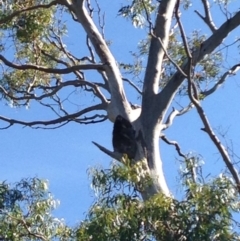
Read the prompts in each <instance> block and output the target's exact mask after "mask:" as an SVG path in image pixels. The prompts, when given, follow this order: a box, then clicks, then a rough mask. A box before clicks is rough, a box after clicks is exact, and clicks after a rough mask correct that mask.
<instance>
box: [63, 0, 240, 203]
mask: <svg viewBox="0 0 240 241" xmlns="http://www.w3.org/2000/svg"><path fill="white" fill-rule="evenodd" d="M66 5H67V6H68V8H69V10H70V11H71V13H72V14H73V15H74V16H75V18H76V19H77V21H78V22H79V23H80V24H81V25H82V26H83V28H84V30H85V31H86V34H87V35H88V37H89V38H90V40H91V43H92V45H93V47H94V49H95V51H96V53H97V55H98V57H99V58H100V60H101V62H102V63H103V64H104V69H105V73H104V74H105V75H106V79H107V81H108V85H109V91H110V94H111V101H110V103H109V105H108V107H107V109H106V111H107V112H108V116H109V119H110V120H112V121H114V119H115V117H116V116H117V115H118V114H121V115H122V116H124V117H125V118H128V119H129V120H131V121H134V122H133V125H134V127H135V129H136V130H137V133H140V132H139V131H141V133H142V136H143V139H144V146H142V143H140V141H139V150H138V154H137V157H138V160H143V159H145V160H147V163H148V168H149V173H150V175H151V177H152V179H153V183H152V185H151V186H150V187H148V188H147V189H146V190H145V191H144V192H143V193H142V196H143V198H144V199H147V198H148V197H150V196H152V195H154V194H156V193H159V192H161V193H164V194H165V195H167V196H170V195H171V194H170V191H169V189H168V186H167V182H166V180H165V177H164V172H163V167H162V160H161V158H160V151H159V135H160V134H161V130H163V129H164V125H163V121H164V119H165V115H166V112H167V110H168V108H169V106H170V104H171V102H172V100H173V98H174V96H175V94H176V92H177V90H178V88H179V87H180V86H181V84H182V83H183V81H184V79H185V76H183V75H182V74H181V72H179V71H178V70H176V73H175V74H174V75H173V76H172V78H171V79H170V80H169V82H168V83H167V84H166V86H165V87H164V89H163V90H162V91H161V92H160V93H159V92H158V91H159V82H160V81H161V80H160V77H161V66H162V60H163V57H164V54H165V51H166V50H167V46H168V40H169V32H170V26H171V22H172V16H173V13H174V8H175V5H176V0H162V1H161V2H160V5H159V9H158V14H157V18H156V22H155V25H154V28H153V36H152V39H151V44H150V49H149V57H148V63H147V68H146V73H145V77H144V85H143V97H142V108H141V109H137V110H132V109H131V107H130V104H129V102H128V100H127V98H126V95H125V92H124V88H123V82H122V77H121V73H120V70H119V68H118V66H117V64H116V60H115V59H114V57H113V55H112V53H111V52H110V50H109V48H108V46H107V44H106V42H105V40H104V39H103V38H102V36H101V34H100V32H99V31H98V29H97V27H96V26H95V24H94V22H93V20H92V19H91V17H90V16H89V14H88V12H87V10H86V8H85V6H84V1H83V0H75V1H67V4H66ZM239 25H240V12H238V13H237V14H236V15H235V16H234V17H232V18H230V19H228V20H227V21H226V22H225V23H224V24H223V25H222V26H221V27H220V28H219V29H216V30H215V31H214V33H213V34H212V36H210V37H209V38H208V39H207V40H206V41H204V42H203V43H202V44H201V46H200V47H199V48H198V49H196V50H195V51H194V52H193V53H192V55H193V65H196V64H197V63H198V62H199V61H200V60H202V59H203V58H204V56H206V55H207V54H210V53H211V52H212V51H214V49H215V48H216V47H218V46H219V45H220V44H221V43H222V41H223V40H224V38H225V37H226V36H227V35H228V34H229V33H230V32H231V31H232V30H233V29H235V28H236V27H238V26H239ZM159 39H161V42H162V43H160V41H159ZM188 66H189V64H188V61H187V60H186V61H185V63H184V64H183V65H182V66H181V68H182V70H183V71H186V70H187V68H188ZM144 148H145V149H146V150H143V149H144ZM141 149H142V150H141Z"/></svg>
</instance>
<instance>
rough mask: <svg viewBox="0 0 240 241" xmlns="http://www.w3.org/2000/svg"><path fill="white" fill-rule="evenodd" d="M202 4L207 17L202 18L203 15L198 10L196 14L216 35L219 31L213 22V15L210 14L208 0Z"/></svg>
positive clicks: (204, 0)
mask: <svg viewBox="0 0 240 241" xmlns="http://www.w3.org/2000/svg"><path fill="white" fill-rule="evenodd" d="M202 3H203V7H204V12H205V17H204V16H202V14H200V13H199V11H198V10H195V13H196V14H197V15H198V16H199V17H200V18H201V19H202V20H203V21H204V22H205V23H206V24H207V26H208V27H209V28H210V30H211V31H212V32H213V33H214V32H215V31H216V30H217V27H216V26H215V24H214V22H213V20H212V15H211V12H210V4H209V2H208V0H202Z"/></svg>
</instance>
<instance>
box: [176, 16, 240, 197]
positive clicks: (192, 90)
mask: <svg viewBox="0 0 240 241" xmlns="http://www.w3.org/2000/svg"><path fill="white" fill-rule="evenodd" d="M176 17H177V18H178V16H176ZM178 21H179V26H180V31H181V36H182V39H183V42H184V45H185V46H184V47H185V50H186V53H187V55H188V58H189V61H188V62H189V68H188V72H187V74H188V96H189V98H190V100H191V102H192V103H193V104H194V106H195V107H196V109H197V112H198V114H199V117H200V119H201V120H202V123H203V125H204V128H202V130H203V131H205V132H206V133H207V134H208V136H209V137H210V139H211V140H212V142H213V143H214V145H215V146H216V148H217V149H218V151H219V152H220V154H221V156H222V158H223V161H224V162H225V164H226V166H227V168H228V170H229V171H230V173H231V174H232V176H233V178H234V180H235V182H236V185H237V189H238V192H239V193H240V178H239V175H238V172H237V170H236V169H235V168H234V166H233V164H232V161H231V158H230V156H229V154H228V152H227V150H226V148H225V147H224V145H223V144H222V143H221V142H220V140H219V139H218V137H217V136H216V135H215V133H214V131H213V130H212V128H211V125H210V123H209V121H208V119H207V116H206V114H205V112H204V110H203V108H202V107H201V103H200V101H199V99H198V94H197V87H196V85H195V83H194V81H193V80H192V74H191V69H192V64H191V63H192V55H191V53H190V51H189V46H188V44H187V41H186V36H185V33H184V31H183V28H182V26H181V22H180V20H179V19H178Z"/></svg>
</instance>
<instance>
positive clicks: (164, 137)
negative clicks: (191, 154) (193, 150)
mask: <svg viewBox="0 0 240 241" xmlns="http://www.w3.org/2000/svg"><path fill="white" fill-rule="evenodd" d="M161 139H162V140H163V141H164V142H166V143H167V144H168V145H173V146H175V148H176V150H177V153H178V155H179V156H181V157H183V158H184V159H187V156H186V155H184V154H183V153H182V151H181V148H180V146H179V145H178V143H177V141H169V140H168V139H167V137H166V136H165V135H161Z"/></svg>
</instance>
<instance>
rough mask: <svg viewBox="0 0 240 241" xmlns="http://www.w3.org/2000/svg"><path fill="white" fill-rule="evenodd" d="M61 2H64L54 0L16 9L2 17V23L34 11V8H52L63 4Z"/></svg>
mask: <svg viewBox="0 0 240 241" xmlns="http://www.w3.org/2000/svg"><path fill="white" fill-rule="evenodd" d="M61 2H62V1H61V0H53V1H51V2H50V3H49V4H39V5H36V6H32V7H29V8H24V9H21V10H18V11H15V12H14V13H12V14H10V15H9V16H7V17H4V18H2V19H0V24H3V23H6V22H8V21H10V20H11V19H13V18H14V17H16V16H18V15H19V14H21V13H24V12H28V11H32V10H35V9H38V8H50V7H52V6H54V5H57V4H61Z"/></svg>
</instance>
